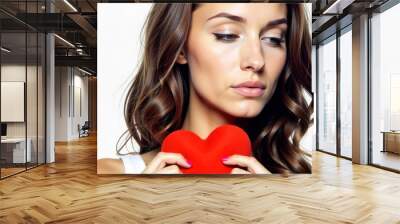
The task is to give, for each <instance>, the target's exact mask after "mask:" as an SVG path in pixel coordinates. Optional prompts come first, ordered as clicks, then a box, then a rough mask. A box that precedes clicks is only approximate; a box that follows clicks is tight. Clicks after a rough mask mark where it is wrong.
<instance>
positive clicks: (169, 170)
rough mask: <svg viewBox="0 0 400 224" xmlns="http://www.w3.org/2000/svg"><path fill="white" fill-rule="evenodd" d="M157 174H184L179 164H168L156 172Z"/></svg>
mask: <svg viewBox="0 0 400 224" xmlns="http://www.w3.org/2000/svg"><path fill="white" fill-rule="evenodd" d="M156 173H157V174H182V172H181V170H180V169H179V167H178V166H177V165H171V166H167V167H165V168H162V169H160V170H158V171H157V172H156Z"/></svg>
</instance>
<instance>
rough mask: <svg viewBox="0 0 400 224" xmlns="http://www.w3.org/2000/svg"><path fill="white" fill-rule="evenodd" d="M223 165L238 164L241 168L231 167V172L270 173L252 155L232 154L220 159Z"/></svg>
mask: <svg viewBox="0 0 400 224" xmlns="http://www.w3.org/2000/svg"><path fill="white" fill-rule="evenodd" d="M222 162H223V163H224V164H225V165H238V166H240V167H242V168H233V169H232V171H231V174H270V173H271V172H269V171H268V170H267V169H266V168H265V167H264V166H263V165H262V164H261V163H260V162H258V160H257V159H256V158H254V157H249V156H242V155H233V156H230V157H228V158H225V159H223V160H222Z"/></svg>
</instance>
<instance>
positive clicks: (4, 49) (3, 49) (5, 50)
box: [1, 47, 11, 53]
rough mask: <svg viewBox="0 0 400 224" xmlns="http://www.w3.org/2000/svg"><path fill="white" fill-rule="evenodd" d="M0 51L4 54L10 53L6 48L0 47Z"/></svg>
mask: <svg viewBox="0 0 400 224" xmlns="http://www.w3.org/2000/svg"><path fill="white" fill-rule="evenodd" d="M1 50H2V51H4V52H6V53H10V52H11V50H9V49H7V48H5V47H1Z"/></svg>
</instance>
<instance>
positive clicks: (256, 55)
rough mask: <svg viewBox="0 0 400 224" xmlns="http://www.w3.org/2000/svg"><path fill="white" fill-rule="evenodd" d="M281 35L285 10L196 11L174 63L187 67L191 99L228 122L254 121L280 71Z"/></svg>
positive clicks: (233, 6)
mask: <svg viewBox="0 0 400 224" xmlns="http://www.w3.org/2000/svg"><path fill="white" fill-rule="evenodd" d="M286 30H287V8H286V5H285V4H272V3H263V4H261V3H252V4H249V3H240V4H239V3H208V4H207V3H206V4H202V5H201V6H199V7H198V8H197V9H196V10H195V11H194V12H193V15H192V23H191V28H190V32H189V37H188V40H187V43H186V48H185V49H186V52H185V54H184V57H182V56H180V57H179V58H178V63H188V65H189V69H190V80H191V81H190V88H191V94H196V96H197V98H196V99H200V100H201V101H204V102H203V103H205V105H211V106H212V107H213V108H216V109H217V110H219V111H222V112H224V113H226V114H228V115H230V116H233V117H254V116H257V115H258V114H259V113H260V112H261V110H262V109H263V107H264V106H265V104H266V103H267V102H268V101H269V99H270V98H271V96H272V95H273V93H274V91H275V88H276V85H277V81H278V78H279V75H280V73H281V71H282V70H283V68H284V65H285V61H286V44H285V33H286ZM191 99H192V97H191Z"/></svg>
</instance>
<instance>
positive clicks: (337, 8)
mask: <svg viewBox="0 0 400 224" xmlns="http://www.w3.org/2000/svg"><path fill="white" fill-rule="evenodd" d="M353 2H354V0H336V1H335V2H334V3H333V4H332V5H330V6H329V7H328V8H327V9H325V10H324V12H323V13H322V14H323V15H326V14H342V13H343V10H344V9H345V8H347V6H349V5H351V3H353Z"/></svg>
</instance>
